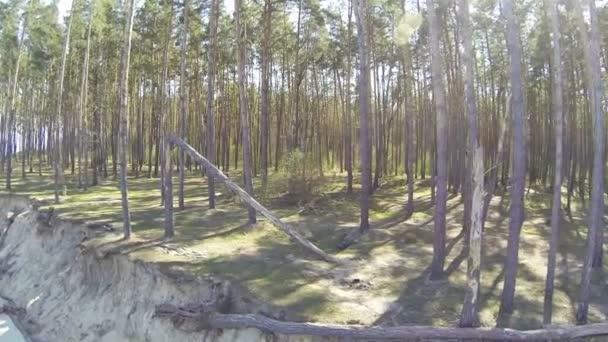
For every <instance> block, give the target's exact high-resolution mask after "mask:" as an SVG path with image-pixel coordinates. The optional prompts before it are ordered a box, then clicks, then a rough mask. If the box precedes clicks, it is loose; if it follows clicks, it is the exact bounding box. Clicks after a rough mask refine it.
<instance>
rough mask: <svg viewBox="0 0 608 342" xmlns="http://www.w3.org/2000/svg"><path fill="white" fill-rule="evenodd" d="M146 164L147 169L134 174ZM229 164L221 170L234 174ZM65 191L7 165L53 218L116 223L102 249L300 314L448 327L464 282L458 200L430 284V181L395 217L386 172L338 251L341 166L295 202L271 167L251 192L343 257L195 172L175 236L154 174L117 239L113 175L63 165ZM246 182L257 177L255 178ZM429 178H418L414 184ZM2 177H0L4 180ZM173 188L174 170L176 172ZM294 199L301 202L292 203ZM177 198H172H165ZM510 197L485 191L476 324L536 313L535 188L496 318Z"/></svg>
mask: <svg viewBox="0 0 608 342" xmlns="http://www.w3.org/2000/svg"><path fill="white" fill-rule="evenodd" d="M144 174H145V173H144ZM236 174H237V173H232V174H231V175H232V176H233V178H235V180H240V179H239V178H240V177H236V176H235V175H236ZM66 179H67V181H68V196H67V197H64V198H62V203H61V204H59V205H55V204H52V198H53V182H52V177H51V176H50V175H49V174H44V175H43V177H39V176H38V175H37V174H28V175H27V178H26V179H22V178H21V174H20V172H16V177H15V180H14V192H16V193H20V194H28V195H30V196H33V197H36V198H39V199H44V200H49V202H48V203H49V204H51V205H53V206H54V207H55V208H56V209H57V211H58V212H59V214H60V216H61V217H65V218H70V219H78V220H82V221H86V222H105V223H109V224H111V225H112V226H113V227H114V228H116V233H114V234H109V235H106V236H105V237H104V238H102V239H99V241H96V243H98V244H99V245H100V246H101V247H100V248H104V249H106V250H111V251H112V252H115V253H123V254H129V255H131V256H132V257H134V258H139V259H144V260H146V261H151V262H156V263H159V264H162V265H171V266H179V267H181V268H183V269H185V270H187V271H190V272H193V273H195V274H199V275H209V274H212V275H215V276H216V277H220V278H222V277H223V278H226V279H230V280H234V281H237V282H239V283H240V284H242V285H243V286H244V287H246V288H247V289H248V290H249V291H251V292H252V293H253V294H255V295H256V296H257V297H259V298H261V299H263V300H265V301H267V302H268V303H270V304H272V305H274V306H276V307H279V308H283V309H285V310H286V311H287V312H289V313H291V315H290V316H291V317H294V318H295V319H302V320H308V321H318V322H332V323H360V324H425V325H437V326H445V325H455V324H456V323H457V322H458V317H459V314H460V309H461V306H462V301H463V296H464V286H465V281H466V279H465V278H466V258H465V256H464V254H462V253H461V251H462V244H463V239H462V234H459V233H460V232H461V221H462V203H461V199H460V197H459V196H453V195H452V196H450V197H449V202H448V209H449V212H448V246H447V248H448V252H449V253H448V257H447V260H446V264H445V268H446V274H447V278H446V279H445V281H439V282H429V281H428V280H427V276H428V266H429V265H430V261H431V258H432V239H433V221H432V208H431V202H430V192H429V188H428V186H426V185H424V186H421V187H419V188H418V187H417V189H416V193H415V205H416V212H415V213H414V215H413V216H412V217H411V218H409V219H405V217H404V215H403V212H404V206H405V203H406V198H407V197H406V186H405V181H404V179H403V178H398V177H397V178H395V177H387V178H385V179H384V182H383V185H382V187H381V188H380V189H379V190H378V191H377V192H375V193H374V195H373V198H372V210H371V218H372V231H371V232H370V234H368V235H367V236H365V238H364V239H363V240H362V241H361V242H359V243H357V244H355V245H353V246H352V247H350V248H349V249H347V250H345V251H342V252H338V251H337V250H336V247H335V246H336V245H337V243H338V242H339V241H340V240H341V238H342V237H343V236H344V234H346V233H347V232H348V231H350V230H351V229H353V228H355V227H357V224H358V217H359V216H358V215H359V212H358V210H359V209H358V208H359V207H358V196H357V194H356V193H357V192H358V189H357V188H355V194H354V195H352V196H347V195H345V177H344V175H340V174H335V173H327V172H326V176H325V178H324V180H323V182H322V185H320V187H321V191H320V192H321V193H322V195H319V196H316V197H312V198H306V199H302V200H300V201H294V200H293V199H292V198H289V197H288V196H286V195H285V193H284V192H285V188H286V186H285V184H286V183H285V180H284V177H282V176H281V175H280V174H273V175H271V176H270V179H269V185H268V188H267V189H266V191H265V195H264V196H261V197H260V202H261V203H263V204H264V205H265V206H267V207H268V208H269V209H271V210H272V211H273V212H275V213H276V214H277V215H278V216H279V217H281V218H283V219H284V220H285V221H287V222H289V223H291V224H293V225H294V226H295V227H296V228H297V229H298V230H299V231H300V232H302V233H303V234H304V235H305V236H307V237H308V238H309V239H310V240H311V241H312V242H314V243H315V244H317V245H318V246H319V247H321V248H322V249H324V250H325V251H328V252H330V253H332V254H335V255H337V256H338V257H339V258H341V259H343V260H345V263H344V264H343V265H341V266H331V265H328V264H326V263H324V262H320V261H317V260H316V259H315V258H314V257H313V256H311V255H309V254H307V253H305V252H304V251H303V250H302V249H300V248H299V247H297V246H296V245H295V244H294V243H292V242H291V241H289V239H288V238H287V237H286V235H284V234H283V233H282V232H281V231H280V230H278V229H276V228H274V227H273V226H272V225H271V224H270V223H268V222H267V221H265V220H260V223H258V224H256V225H255V226H253V227H248V226H247V225H246V221H247V211H246V210H245V208H244V207H243V206H242V205H241V204H239V203H238V202H237V201H235V199H234V197H233V195H232V194H230V193H229V192H227V191H226V190H225V188H224V187H223V186H221V185H220V184H218V185H217V187H216V188H217V191H218V203H217V209H215V210H209V209H208V208H207V188H206V180H205V179H204V178H202V177H201V176H200V172H193V173H192V174H189V175H188V178H187V180H186V196H185V198H186V209H185V210H183V211H176V214H175V225H176V232H177V233H176V234H177V235H176V238H175V239H174V240H173V241H171V242H169V243H167V242H163V241H162V240H161V238H162V226H163V211H162V208H161V206H160V191H159V180H158V179H156V178H153V179H148V178H146V177H142V178H137V179H136V178H130V179H129V197H130V206H131V216H132V221H133V227H134V230H135V234H134V237H133V239H131V241H129V242H127V243H125V242H120V241H119V240H120V238H121V234H120V230H121V229H122V223H121V204H120V191H119V188H118V186H117V183H116V182H115V181H113V180H112V179H109V180H107V181H103V182H102V183H101V184H100V185H99V186H96V187H92V188H90V189H89V191H87V192H83V191H82V190H79V189H77V187H76V178H75V177H74V176H72V175H69V174H66ZM256 182H258V183H256V184H255V187H256V191H257V192H260V187H261V185H260V184H259V179H257V178H256ZM427 182H428V181H422V180H418V182H417V184H416V185H417V186H419V185H421V183H425V184H426V183H427ZM2 184H4V180H3V182H2ZM174 185H175V188H174V189H175V192H176V195H177V179H175V180H174ZM297 202H300V203H297ZM175 205H176V207H177V196H176V197H175ZM508 208H509V203H508V197H498V196H497V197H495V198H494V200H493V201H492V206H491V209H490V213H489V217H488V222H487V224H486V231H485V236H484V245H483V260H482V266H483V270H482V295H481V300H480V302H481V323H482V325H485V326H495V325H497V324H500V325H502V326H510V327H513V328H520V329H529V328H537V327H540V326H541V323H542V301H543V291H544V279H545V273H546V259H547V258H546V256H547V250H548V245H549V226H548V224H547V217H548V215H549V208H550V193H549V192H547V191H543V190H541V189H540V188H535V189H530V190H529V191H528V192H527V195H526V221H525V224H524V227H523V229H522V235H521V248H520V254H519V255H520V259H519V260H520V264H519V273H518V277H517V288H516V298H515V305H516V307H515V309H516V311H515V313H514V314H513V315H512V316H511V317H509V318H501V319H498V318H497V313H498V306H499V305H498V304H499V300H500V294H501V290H502V282H503V276H504V270H503V261H504V256H505V247H506V241H507V226H508ZM586 211H587V210H586V209H585V208H583V206H582V205H581V204H580V203H579V202H575V203H573V207H572V218H568V217H566V218H564V221H563V222H562V234H561V239H560V246H559V255H558V260H557V268H558V269H557V276H556V291H555V299H554V323H555V324H566V323H574V312H575V310H576V301H577V296H578V291H579V286H578V284H579V281H580V269H581V265H582V255H583V250H584V241H585V233H586V227H585V224H584V216H585V212H586ZM592 290H593V298H592V304H591V307H590V320H591V321H593V322H597V321H605V320H606V316H607V315H608V296H606V295H605V294H606V293H608V292H607V291H608V285H607V281H606V275H605V269H604V271H601V272H596V273H595V276H594V279H593V289H592Z"/></svg>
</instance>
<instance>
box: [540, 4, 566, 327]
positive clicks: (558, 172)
mask: <svg viewBox="0 0 608 342" xmlns="http://www.w3.org/2000/svg"><path fill="white" fill-rule="evenodd" d="M547 7H548V8H547V10H548V11H549V19H550V20H551V31H552V35H551V40H552V42H553V60H552V63H553V65H552V66H553V87H552V91H553V93H552V96H551V98H552V100H553V116H554V123H555V165H554V184H553V203H552V204H551V241H550V243H549V256H548V262H547V278H546V280H545V300H544V308H543V323H544V324H551V318H552V314H553V286H554V284H553V283H554V280H555V259H556V256H557V246H558V243H559V224H560V220H561V207H562V148H563V145H562V140H563V138H562V135H563V130H564V128H563V126H564V125H563V114H562V113H563V100H562V95H563V93H562V58H561V48H560V32H559V17H558V12H557V4H556V3H555V0H549V1H547Z"/></svg>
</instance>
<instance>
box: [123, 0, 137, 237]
mask: <svg viewBox="0 0 608 342" xmlns="http://www.w3.org/2000/svg"><path fill="white" fill-rule="evenodd" d="M134 1H135V0H129V2H127V3H126V4H127V7H125V14H124V15H125V25H124V32H123V44H124V45H123V47H122V51H121V53H120V104H119V111H120V113H119V117H120V123H119V124H120V126H119V131H120V144H119V148H120V193H121V198H122V223H123V229H124V238H125V240H126V239H129V237H130V236H131V213H130V212H129V189H128V183H127V137H128V132H129V127H128V126H127V125H128V116H127V109H128V94H129V93H128V92H129V90H128V86H129V62H130V58H131V35H132V31H133V13H134V12H135V5H134Z"/></svg>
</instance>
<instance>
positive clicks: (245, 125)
mask: <svg viewBox="0 0 608 342" xmlns="http://www.w3.org/2000/svg"><path fill="white" fill-rule="evenodd" d="M241 2H242V0H235V1H234V22H235V33H236V45H237V48H236V62H237V72H238V78H239V80H238V83H239V105H240V113H241V131H242V135H243V179H244V180H245V191H247V193H248V194H249V195H253V182H252V179H251V178H252V175H251V173H252V172H251V142H250V136H249V104H248V100H247V89H246V87H245V82H246V81H247V75H246V74H245V62H246V57H245V41H244V39H243V30H242V28H241V11H242V8H241ZM248 211H249V215H248V216H249V223H251V224H253V223H255V221H256V218H255V209H254V208H253V207H251V206H249V207H248Z"/></svg>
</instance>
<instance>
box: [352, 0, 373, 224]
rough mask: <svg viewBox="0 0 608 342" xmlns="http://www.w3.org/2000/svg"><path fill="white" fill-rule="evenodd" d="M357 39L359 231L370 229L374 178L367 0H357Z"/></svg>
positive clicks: (355, 4) (355, 3)
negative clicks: (359, 163) (372, 182)
mask: <svg viewBox="0 0 608 342" xmlns="http://www.w3.org/2000/svg"><path fill="white" fill-rule="evenodd" d="M354 6H355V18H356V20H357V40H358V45H359V150H360V155H361V157H360V158H361V196H360V197H361V198H360V206H361V208H360V209H361V221H360V224H359V231H361V232H362V233H364V232H366V231H368V230H369V227H370V226H369V196H370V192H371V187H372V184H371V179H372V151H371V142H370V137H369V133H370V127H369V124H370V123H369V121H370V119H369V111H370V103H369V101H370V98H369V97H370V93H369V91H370V90H369V87H370V79H369V78H370V66H369V49H368V46H367V45H368V34H367V26H368V24H367V0H355V2H354Z"/></svg>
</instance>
